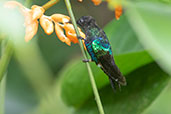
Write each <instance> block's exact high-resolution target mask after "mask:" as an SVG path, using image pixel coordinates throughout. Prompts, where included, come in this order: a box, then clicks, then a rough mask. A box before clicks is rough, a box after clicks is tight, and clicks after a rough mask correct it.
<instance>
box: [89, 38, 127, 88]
mask: <svg viewBox="0 0 171 114" xmlns="http://www.w3.org/2000/svg"><path fill="white" fill-rule="evenodd" d="M92 49H93V51H94V53H95V55H96V57H97V60H98V63H96V64H98V65H99V66H101V67H100V68H101V69H102V70H103V71H104V72H105V73H106V74H107V75H108V76H109V79H110V80H111V82H112V83H111V84H112V86H113V87H114V85H116V84H114V82H116V83H118V84H119V85H120V84H121V85H126V80H125V78H124V77H123V76H122V74H121V72H120V70H119V68H118V67H117V66H116V64H115V62H114V58H113V53H112V49H111V46H110V44H109V41H108V40H107V39H103V38H96V39H95V40H94V41H93V42H92Z"/></svg>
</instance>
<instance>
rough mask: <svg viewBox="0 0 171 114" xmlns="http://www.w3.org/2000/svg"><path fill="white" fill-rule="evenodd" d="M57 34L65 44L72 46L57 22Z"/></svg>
mask: <svg viewBox="0 0 171 114" xmlns="http://www.w3.org/2000/svg"><path fill="white" fill-rule="evenodd" d="M55 32H56V35H57V36H58V38H59V40H61V41H62V42H65V43H66V44H67V45H69V46H70V45H71V41H70V40H69V39H68V38H67V37H66V36H65V34H64V32H63V29H62V28H61V27H60V26H59V24H58V23H57V22H55Z"/></svg>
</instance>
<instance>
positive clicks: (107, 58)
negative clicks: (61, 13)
mask: <svg viewBox="0 0 171 114" xmlns="http://www.w3.org/2000/svg"><path fill="white" fill-rule="evenodd" d="M77 24H78V25H80V27H81V28H82V29H83V30H84V31H85V34H86V38H85V39H84V38H81V37H79V38H80V39H82V40H84V42H85V46H86V48H87V51H88V53H89V54H90V56H91V60H83V62H90V61H93V62H95V63H96V65H98V66H99V67H100V68H101V69H102V70H103V71H104V73H106V74H107V75H108V77H109V80H110V83H111V86H112V88H113V89H114V90H116V84H117V85H118V86H119V88H120V85H126V79H125V77H123V75H122V74H121V72H120V70H119V68H118V67H117V66H116V64H115V61H114V58H113V53H112V49H111V45H110V44H109V41H108V38H107V36H106V34H105V32H104V31H103V30H102V29H101V28H99V27H98V25H97V24H96V21H95V19H94V18H93V17H91V16H82V17H81V18H80V19H79V20H78V21H77Z"/></svg>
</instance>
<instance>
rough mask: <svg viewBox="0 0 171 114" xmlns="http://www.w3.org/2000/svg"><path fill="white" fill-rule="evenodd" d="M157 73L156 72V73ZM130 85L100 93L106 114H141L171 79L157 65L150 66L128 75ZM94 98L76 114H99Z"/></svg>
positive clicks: (104, 90) (107, 89)
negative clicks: (114, 91)
mask: <svg viewBox="0 0 171 114" xmlns="http://www.w3.org/2000/svg"><path fill="white" fill-rule="evenodd" d="M154 71H155V72H154ZM126 77H127V82H128V85H127V86H126V87H123V88H122V91H121V92H117V93H113V91H111V88H110V86H107V87H105V88H103V89H102V90H101V91H100V96H101V99H102V103H103V106H104V110H105V113H106V114H115V113H117V114H139V113H141V112H142V111H143V110H144V109H145V108H147V107H148V106H149V105H150V104H151V103H152V101H153V100H154V99H155V98H156V97H157V96H158V95H159V94H160V92H161V91H162V90H163V89H164V88H165V86H166V85H167V84H168V82H169V79H170V77H169V76H168V75H167V74H166V73H164V72H163V71H162V70H161V69H160V67H159V66H157V64H155V63H151V64H148V65H146V66H144V67H141V68H139V69H137V70H136V71H134V72H132V73H130V74H128V75H127V76H126ZM98 113H99V112H98V110H97V106H96V103H95V100H94V98H93V97H92V98H91V99H89V100H88V101H87V102H86V103H85V104H84V105H82V107H81V108H78V109H76V111H75V113H74V114H98Z"/></svg>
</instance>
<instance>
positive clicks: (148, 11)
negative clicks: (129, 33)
mask: <svg viewBox="0 0 171 114" xmlns="http://www.w3.org/2000/svg"><path fill="white" fill-rule="evenodd" d="M128 8H129V10H128V12H127V17H128V19H129V21H130V23H131V26H132V27H133V29H134V31H135V32H136V34H137V35H138V38H139V39H140V41H141V42H142V44H143V45H144V46H145V47H146V48H148V49H149V52H150V54H151V55H152V56H153V57H154V58H155V59H156V61H157V62H158V64H159V65H160V66H161V67H162V68H163V69H164V70H166V71H167V72H168V73H170V74H171V70H170V69H171V45H170V44H171V34H170V27H171V21H170V20H171V15H170V14H171V7H170V6H168V5H163V4H157V3H147V2H146V3H142V2H141V3H134V4H129V5H128Z"/></svg>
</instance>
